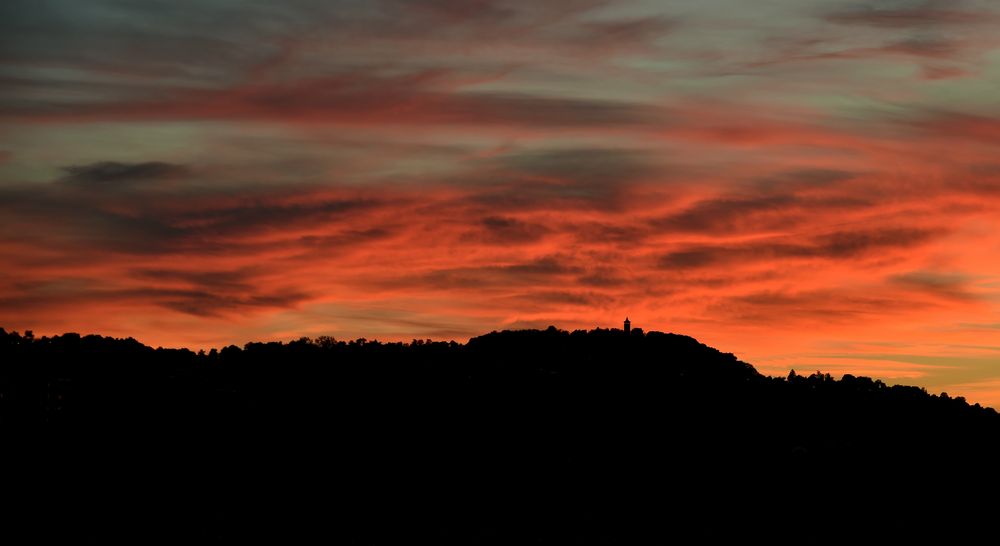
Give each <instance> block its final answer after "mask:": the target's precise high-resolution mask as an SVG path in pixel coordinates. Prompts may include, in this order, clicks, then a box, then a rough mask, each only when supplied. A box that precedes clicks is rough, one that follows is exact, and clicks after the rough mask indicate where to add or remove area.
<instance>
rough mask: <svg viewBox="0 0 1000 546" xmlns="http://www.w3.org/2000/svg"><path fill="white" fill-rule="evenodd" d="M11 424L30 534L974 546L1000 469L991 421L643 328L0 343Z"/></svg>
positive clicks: (9, 339)
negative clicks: (170, 344)
mask: <svg viewBox="0 0 1000 546" xmlns="http://www.w3.org/2000/svg"><path fill="white" fill-rule="evenodd" d="M0 426H2V429H3V430H4V431H5V433H6V436H7V439H8V440H9V445H10V446H11V448H9V449H8V451H7V453H8V455H9V457H8V458H7V459H8V460H7V462H6V464H5V465H4V466H5V476H6V478H7V481H8V483H9V484H14V483H18V484H20V486H21V487H20V488H15V487H13V485H11V487H10V488H9V489H8V494H7V500H8V503H9V504H10V505H9V506H7V507H5V509H4V514H5V515H6V519H7V521H8V522H13V523H17V524H22V525H24V526H26V527H27V528H30V529H32V530H33V533H34V534H35V536H38V537H44V538H46V539H53V538H64V539H66V538H68V539H74V541H80V539H86V540H90V541H94V542H108V541H124V540H129V541H136V540H138V541H140V542H157V541H177V540H192V539H215V540H223V541H236V540H249V539H260V538H270V539H274V540H283V541H286V540H305V539H317V538H319V539H324V540H330V541H332V542H335V543H347V544H399V543H407V542H426V541H430V542H432V543H436V544H521V543H529V544H667V543H671V542H676V541H681V542H690V541H692V540H697V541H721V540H727V541H728V540H748V539H765V540H769V541H770V542H778V543H834V542H843V541H845V540H855V539H880V540H892V541H894V542H897V541H899V540H904V539H917V538H919V539H921V540H927V539H928V538H939V539H947V540H955V539H961V538H963V537H965V538H968V537H973V536H976V533H978V532H979V531H981V530H983V529H989V528H991V526H992V521H993V519H992V518H993V514H994V513H995V512H994V510H995V508H996V506H995V504H994V501H993V500H992V497H990V498H989V499H987V500H982V499H980V497H979V495H978V493H979V492H983V491H987V492H990V493H989V494H990V495H992V496H993V497H995V494H993V493H992V492H991V489H990V488H992V487H993V486H994V485H995V484H996V483H997V469H996V467H997V461H1000V459H998V455H1000V416H998V415H997V412H996V411H994V410H993V409H991V408H983V407H980V406H979V405H978V404H976V405H969V404H968V403H967V402H966V401H965V400H963V399H961V398H949V397H947V396H946V395H932V394H929V393H927V392H926V391H925V390H924V389H921V388H917V387H907V386H888V385H886V384H884V383H883V382H881V381H877V380H872V379H870V378H866V377H854V376H850V375H846V376H844V377H843V378H841V379H840V380H836V379H834V378H832V377H831V376H830V375H828V374H822V373H818V372H817V373H815V374H812V375H808V376H804V375H796V374H794V373H793V374H790V375H789V376H788V377H784V378H774V377H767V376H764V375H761V374H760V373H758V372H757V371H756V370H755V369H754V368H753V367H752V366H751V365H750V364H747V363H745V362H741V361H739V360H738V359H737V358H736V357H735V356H733V355H732V354H728V353H722V352H720V351H717V350H716V349H713V348H711V347H708V346H706V345H703V344H701V343H699V342H698V341H697V340H695V339H693V338H690V337H687V336H681V335H675V334H665V333H660V332H648V333H646V332H642V331H641V330H633V331H632V332H629V333H625V332H623V331H621V330H607V329H597V330H592V331H575V332H565V331H561V330H558V329H556V328H554V327H550V328H549V329H547V330H543V331H539V330H523V331H504V332H493V333H490V334H487V335H484V336H480V337H477V338H473V339H472V340H470V341H469V342H468V343H467V344H458V343H454V342H449V343H446V342H432V341H420V340H414V341H413V342H411V343H381V342H377V341H367V340H364V339H359V340H353V341H346V342H345V341H337V340H334V339H333V338H329V337H321V338H318V339H306V338H303V339H300V340H297V341H293V342H290V343H279V342H271V343H249V344H247V345H246V346H245V347H243V348H239V347H236V346H230V347H226V348H223V349H222V350H219V351H216V350H212V351H211V352H208V353H204V352H199V353H195V352H192V351H189V350H185V349H152V348H150V347H147V346H145V345H143V344H141V343H139V342H137V341H135V340H133V339H124V340H122V339H113V338H107V337H101V336H94V335H90V336H80V335H78V334H64V335H61V336H54V337H50V338H47V337H43V338H35V337H33V336H30V335H20V334H18V333H14V332H7V331H5V330H3V329H0ZM28 438H30V440H29V439H28ZM15 453H16V454H18V455H19V457H15V456H14V455H15ZM993 491H995V490H993Z"/></svg>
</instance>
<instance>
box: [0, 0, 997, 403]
mask: <svg viewBox="0 0 1000 546" xmlns="http://www.w3.org/2000/svg"><path fill="white" fill-rule="evenodd" d="M998 213H1000V3H998V2H996V1H991V0H982V1H964V0H949V1H940V2H938V1H890V0H887V1H880V2H859V1H845V0H761V1H758V2H748V1H746V0H697V1H696V0H688V1H671V2H666V1H635V2H632V1H596V0H581V1H575V0H570V1H544V0H531V1H523V2H521V1H517V2H505V1H499V0H421V1H412V2H410V1H403V0H358V1H334V2H331V1H320V0H302V1H282V2H272V1H264V0H245V1H240V0H199V1H194V0H191V1H167V0H162V1H158V0H88V1H78V0H4V1H3V2H2V3H0V326H2V327H4V328H6V329H8V330H12V329H16V330H20V331H23V330H26V329H32V330H34V331H35V334H36V335H51V334H56V333H62V332H66V331H76V332H81V333H100V334H104V335H112V336H116V337H125V336H134V337H136V338H137V339H139V340H141V341H143V342H144V343H147V344H150V345H153V346H158V345H163V346H188V347H192V348H208V347H218V346H223V345H228V344H231V343H235V344H239V345H241V344H243V343H245V342H247V341H251V340H270V339H278V340H288V339H294V338H297V337H300V336H317V335H333V336H335V337H337V338H355V337H366V338H368V339H372V338H378V339H382V340H400V339H402V340H409V339H412V338H433V339H444V340H448V339H455V340H458V341H465V340H466V339H468V338H469V337H470V336H474V335H477V334H480V333H483V332H487V331H490V330H493V329H505V328H526V327H545V326H548V325H549V324H554V325H556V326H558V327H560V328H564V329H570V330H571V329H576V328H588V329H589V328H593V327H595V326H602V327H620V325H621V321H622V320H623V319H624V318H625V316H626V315H627V316H629V317H630V318H631V319H632V324H633V326H635V327H641V328H644V329H647V330H661V331H668V332H669V331H672V332H677V333H683V334H688V335H691V336H694V337H696V338H698V339H699V340H701V341H702V342H704V343H707V344H709V345H712V346H714V347H717V348H719V349H721V350H723V351H726V352H733V353H735V354H736V355H737V356H739V357H740V358H742V359H743V360H746V361H748V362H751V363H752V364H754V365H755V366H756V367H757V368H758V369H759V370H760V371H762V372H764V373H770V374H785V373H787V371H788V369H790V368H795V369H796V370H797V371H799V372H800V373H801V372H806V373H809V372H812V371H815V370H817V369H818V370H822V371H824V372H829V373H831V374H833V375H835V376H839V375H841V374H843V373H854V374H864V375H870V376H874V377H878V378H881V379H883V380H885V381H887V382H889V383H905V384H916V385H921V386H926V387H927V388H928V389H929V390H931V391H933V392H939V391H941V390H945V391H948V392H949V393H950V394H951V395H953V396H954V395H964V396H966V397H967V398H968V399H969V400H970V401H973V402H982V403H986V404H990V405H994V406H998V407H1000V214H998Z"/></svg>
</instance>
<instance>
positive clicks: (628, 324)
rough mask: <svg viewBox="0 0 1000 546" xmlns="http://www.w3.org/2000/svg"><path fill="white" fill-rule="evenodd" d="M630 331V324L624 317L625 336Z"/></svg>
mask: <svg viewBox="0 0 1000 546" xmlns="http://www.w3.org/2000/svg"><path fill="white" fill-rule="evenodd" d="M631 331H632V322H631V321H630V320H629V319H628V317H625V333H626V334H627V333H629V332H631Z"/></svg>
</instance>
